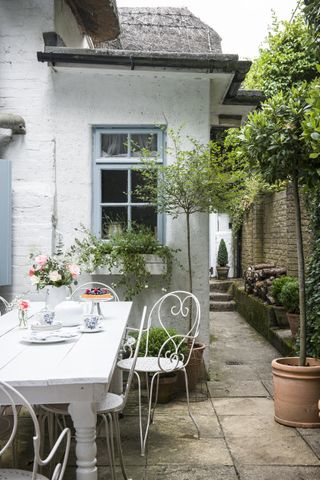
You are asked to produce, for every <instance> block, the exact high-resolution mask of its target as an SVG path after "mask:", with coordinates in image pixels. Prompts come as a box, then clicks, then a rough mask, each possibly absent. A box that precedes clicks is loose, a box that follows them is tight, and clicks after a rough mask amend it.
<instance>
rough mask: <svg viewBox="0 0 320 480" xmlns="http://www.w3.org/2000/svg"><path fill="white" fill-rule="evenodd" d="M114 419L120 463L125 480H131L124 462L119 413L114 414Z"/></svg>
mask: <svg viewBox="0 0 320 480" xmlns="http://www.w3.org/2000/svg"><path fill="white" fill-rule="evenodd" d="M112 417H113V421H114V427H115V434H116V441H117V449H118V454H119V461H120V467H121V471H122V476H123V478H124V480H130V479H129V477H128V475H127V472H126V468H125V465H124V461H123V454H122V445H121V436H120V426H119V415H118V413H113V414H112Z"/></svg>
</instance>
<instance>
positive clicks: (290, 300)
mask: <svg viewBox="0 0 320 480" xmlns="http://www.w3.org/2000/svg"><path fill="white" fill-rule="evenodd" d="M280 302H281V304H282V305H283V306H284V308H285V309H286V310H287V312H289V313H300V309H299V282H298V280H293V281H291V282H287V283H285V284H284V285H283V287H282V289H281V293H280Z"/></svg>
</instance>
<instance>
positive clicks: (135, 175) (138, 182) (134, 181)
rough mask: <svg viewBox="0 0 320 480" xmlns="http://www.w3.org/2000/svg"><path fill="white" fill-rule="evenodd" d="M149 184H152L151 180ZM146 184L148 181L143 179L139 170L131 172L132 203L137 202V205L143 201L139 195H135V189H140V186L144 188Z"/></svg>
mask: <svg viewBox="0 0 320 480" xmlns="http://www.w3.org/2000/svg"><path fill="white" fill-rule="evenodd" d="M153 181H154V182H155V181H156V179H154V180H153ZM148 182H149V183H150V182H151V180H148ZM145 183H146V179H145V178H143V176H142V175H141V173H140V172H139V171H137V170H131V192H132V194H131V201H132V202H136V203H139V202H140V203H141V202H142V201H143V200H141V198H139V197H138V196H137V195H135V193H134V192H135V189H136V188H137V187H138V186H143V185H144V184H145Z"/></svg>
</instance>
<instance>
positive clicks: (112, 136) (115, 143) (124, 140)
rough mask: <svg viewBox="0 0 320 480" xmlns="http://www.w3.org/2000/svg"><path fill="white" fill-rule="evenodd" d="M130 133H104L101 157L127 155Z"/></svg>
mask: <svg viewBox="0 0 320 480" xmlns="http://www.w3.org/2000/svg"><path fill="white" fill-rule="evenodd" d="M127 155H128V135H127V134H126V133H124V134H123V133H104V134H102V135H101V157H126V156H127Z"/></svg>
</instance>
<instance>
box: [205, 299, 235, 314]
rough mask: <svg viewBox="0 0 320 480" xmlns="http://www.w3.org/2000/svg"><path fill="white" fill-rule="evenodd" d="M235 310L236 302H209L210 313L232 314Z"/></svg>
mask: <svg viewBox="0 0 320 480" xmlns="http://www.w3.org/2000/svg"><path fill="white" fill-rule="evenodd" d="M235 309H236V302H235V301H234V300H231V301H230V302H210V312H233V311H235Z"/></svg>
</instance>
